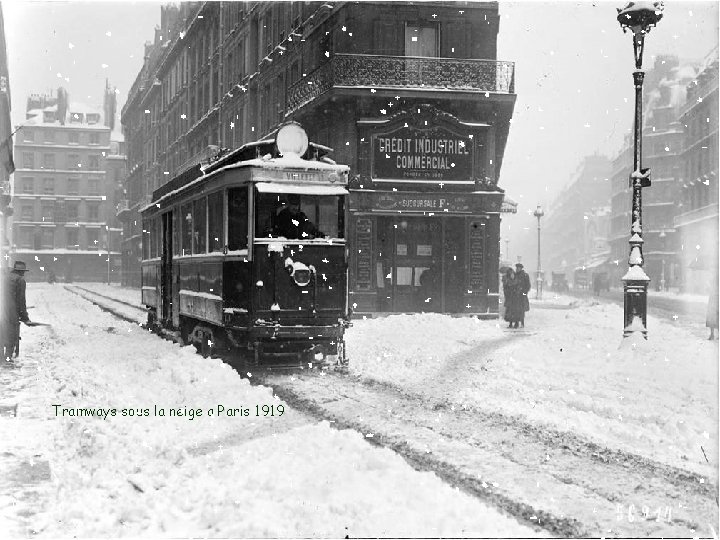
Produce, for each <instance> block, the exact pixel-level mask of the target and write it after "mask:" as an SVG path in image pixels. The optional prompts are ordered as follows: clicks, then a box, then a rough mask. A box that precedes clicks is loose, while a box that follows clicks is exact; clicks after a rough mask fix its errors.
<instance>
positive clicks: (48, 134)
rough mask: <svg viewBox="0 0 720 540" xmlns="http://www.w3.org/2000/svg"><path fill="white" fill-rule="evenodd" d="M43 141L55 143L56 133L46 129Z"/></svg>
mask: <svg viewBox="0 0 720 540" xmlns="http://www.w3.org/2000/svg"><path fill="white" fill-rule="evenodd" d="M43 140H44V141H45V142H46V143H52V142H55V131H53V130H52V129H46V130H44V132H43Z"/></svg>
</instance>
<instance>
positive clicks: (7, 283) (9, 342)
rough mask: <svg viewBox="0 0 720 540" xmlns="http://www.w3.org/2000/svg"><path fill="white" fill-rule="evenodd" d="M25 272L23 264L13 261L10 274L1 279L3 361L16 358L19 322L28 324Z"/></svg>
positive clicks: (18, 349) (18, 347)
mask: <svg viewBox="0 0 720 540" xmlns="http://www.w3.org/2000/svg"><path fill="white" fill-rule="evenodd" d="M25 272H27V266H26V265H25V263H24V262H21V261H15V264H14V265H13V269H12V271H11V272H9V273H8V274H6V275H5V276H3V277H4V279H3V284H2V285H3V293H4V294H3V305H2V315H1V317H2V322H1V324H0V326H1V327H2V354H3V358H4V359H6V360H7V359H9V358H12V357H13V356H17V355H18V354H19V352H20V322H21V321H22V322H25V323H29V322H30V318H29V317H28V313H27V305H26V303H25V288H26V284H25Z"/></svg>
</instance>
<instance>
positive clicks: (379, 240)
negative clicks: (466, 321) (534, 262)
mask: <svg viewBox="0 0 720 540" xmlns="http://www.w3.org/2000/svg"><path fill="white" fill-rule="evenodd" d="M353 195H354V196H352V195H351V208H350V210H351V215H352V218H351V224H350V225H351V226H350V235H351V237H350V246H351V257H350V260H351V269H352V271H351V276H352V285H351V292H350V295H351V303H352V305H353V309H354V311H355V312H356V313H375V312H387V313H408V312H438V313H452V314H475V315H478V316H483V317H490V318H494V317H496V316H497V313H498V295H497V292H498V288H497V286H498V283H497V266H498V252H497V245H498V238H499V236H498V235H499V225H500V218H499V210H500V204H501V202H502V197H503V195H502V193H488V192H486V193H468V194H464V195H447V194H443V195H440V194H431V193H419V192H417V193H412V192H404V193H387V192H362V193H357V192H356V193H354V194H353Z"/></svg>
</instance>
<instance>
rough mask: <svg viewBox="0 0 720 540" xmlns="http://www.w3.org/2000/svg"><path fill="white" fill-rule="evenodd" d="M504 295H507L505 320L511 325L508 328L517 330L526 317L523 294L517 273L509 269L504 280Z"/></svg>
mask: <svg viewBox="0 0 720 540" xmlns="http://www.w3.org/2000/svg"><path fill="white" fill-rule="evenodd" d="M502 284H503V294H504V295H505V320H506V321H507V322H508V323H509V324H508V328H517V327H518V323H519V322H520V320H521V319H522V317H523V315H524V309H523V306H522V292H521V290H520V286H521V284H520V282H519V281H518V280H517V278H516V276H515V271H514V270H513V269H512V268H508V269H507V270H506V271H505V275H504V276H503V279H502Z"/></svg>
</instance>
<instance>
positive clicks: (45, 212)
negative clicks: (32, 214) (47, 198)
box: [40, 204, 55, 223]
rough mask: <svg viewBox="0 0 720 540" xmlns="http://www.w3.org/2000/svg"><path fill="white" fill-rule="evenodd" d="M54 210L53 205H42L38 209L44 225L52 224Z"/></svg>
mask: <svg viewBox="0 0 720 540" xmlns="http://www.w3.org/2000/svg"><path fill="white" fill-rule="evenodd" d="M54 208H55V205H53V204H43V205H42V206H41V207H40V213H41V214H42V221H44V222H45V223H52V221H53V209H54Z"/></svg>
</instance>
